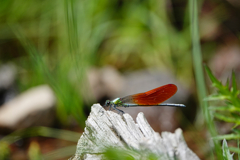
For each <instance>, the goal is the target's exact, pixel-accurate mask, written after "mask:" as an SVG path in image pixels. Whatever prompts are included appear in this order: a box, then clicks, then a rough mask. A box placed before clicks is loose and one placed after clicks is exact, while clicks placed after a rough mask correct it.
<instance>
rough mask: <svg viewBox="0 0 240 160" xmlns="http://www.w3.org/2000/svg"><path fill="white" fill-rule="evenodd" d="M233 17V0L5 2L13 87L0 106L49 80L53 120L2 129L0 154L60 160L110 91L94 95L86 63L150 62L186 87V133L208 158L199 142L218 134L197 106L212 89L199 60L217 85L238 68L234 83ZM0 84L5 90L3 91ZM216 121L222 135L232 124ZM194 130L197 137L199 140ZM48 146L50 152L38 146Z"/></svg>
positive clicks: (6, 53) (5, 45)
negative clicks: (94, 106)
mask: <svg viewBox="0 0 240 160" xmlns="http://www.w3.org/2000/svg"><path fill="white" fill-rule="evenodd" d="M239 18H240V2H239V1H237V0H225V1H219V0H215V1H213V0H209V1H197V3H195V4H194V3H193V2H192V1H185V0H169V1H167V0H148V1H143V0H132V1H124V0H111V1H107V0H97V1H96V0H94V1H93V0H59V1H47V0H42V1H37V0H32V1H23V0H2V1H1V2H0V67H1V66H4V65H9V64H10V65H13V66H14V68H15V70H16V78H15V79H14V82H13V88H14V90H15V91H16V94H15V96H13V97H12V98H10V99H8V100H4V98H1V103H2V104H1V105H2V106H3V107H4V105H5V104H6V103H7V102H8V101H11V100H12V99H14V97H16V96H17V95H20V94H21V93H23V92H25V91H27V90H28V89H31V88H32V87H36V86H39V85H42V84H47V85H49V86H50V88H51V89H52V90H53V92H54V95H55V96H56V104H55V106H56V110H54V115H56V118H55V119H54V120H53V121H54V122H53V123H52V124H51V125H48V127H51V128H45V127H37V128H33V129H29V130H25V128H21V130H13V129H6V128H4V127H3V128H1V129H0V130H1V133H0V139H2V140H1V142H2V143H0V148H2V150H4V152H2V155H0V158H2V159H16V155H18V156H21V159H36V158H40V157H42V156H43V157H44V158H46V159H47V158H49V159H61V158H66V157H70V156H71V155H73V154H74V152H75V146H76V142H77V140H78V138H79V136H80V133H82V131H83V129H84V122H85V120H86V118H87V116H88V114H89V112H90V106H91V105H92V104H93V103H97V102H99V101H101V102H102V101H104V100H105V99H104V97H105V98H106V97H107V98H112V97H110V96H108V95H102V96H100V97H101V98H98V97H96V96H94V95H95V94H94V92H95V90H94V87H93V89H92V87H91V85H90V82H89V81H90V80H91V78H90V79H89V72H90V70H91V69H92V68H95V69H101V68H104V67H106V66H111V67H112V68H114V69H116V71H117V72H118V73H120V74H124V73H131V72H135V71H139V70H143V69H149V68H154V69H159V70H164V71H167V72H169V73H171V74H172V75H174V79H176V80H177V81H178V82H179V84H181V85H182V86H183V87H185V88H186V89H187V90H188V93H189V95H188V96H189V98H188V101H187V100H186V101H185V103H187V104H188V105H187V107H189V108H188V110H187V111H186V112H187V113H182V114H181V116H182V118H181V119H183V120H182V121H183V122H181V127H182V128H184V137H185V139H186V141H187V143H188V145H189V147H190V148H191V149H192V150H193V151H194V152H195V153H196V154H197V155H198V156H199V157H200V158H201V159H210V158H213V157H214V156H212V154H211V148H210V147H207V148H206V147H205V146H208V145H209V146H210V144H208V138H209V135H208V132H211V133H212V134H211V135H214V134H215V131H211V129H210V131H209V127H210V128H211V127H212V125H211V124H210V125H209V124H208V122H207V123H206V124H207V125H204V122H206V121H208V120H209V118H210V119H211V117H209V116H210V114H209V113H208V111H207V110H208V109H207V108H206V106H205V109H204V107H202V108H200V106H202V105H207V104H201V103H202V100H203V98H204V93H205V94H206V91H205V90H204V89H203V88H208V89H211V88H210V83H209V81H207V85H205V84H204V82H203V81H204V79H205V78H204V75H203V74H202V70H203V68H202V64H203V62H205V63H206V64H207V65H208V66H210V68H211V70H212V71H213V74H214V75H215V76H216V77H217V79H219V80H220V81H222V82H223V83H225V82H226V81H227V77H231V72H232V70H234V71H235V73H236V79H237V82H236V83H238V82H239V81H238V79H239V77H240V76H239V75H240V74H239V73H240V46H239V30H240V21H239ZM195 20H196V21H197V20H198V24H199V25H198V24H196V23H195ZM194 24H195V25H194ZM198 31H199V37H198ZM199 42H200V43H199ZM199 44H200V45H201V46H199ZM194 47H195V48H194ZM196 55H197V56H196ZM198 56H199V57H198ZM193 66H194V67H193ZM0 76H4V75H0ZM198 76H200V79H198ZM206 77H207V76H206ZM197 79H198V80H197ZM201 82H203V84H201ZM3 85H4V84H3ZM115 85H118V83H117V82H115ZM201 85H203V87H201ZM204 85H205V86H204ZM197 86H198V87H197ZM199 86H200V87H199ZM2 88H3V91H1V95H2V97H4V94H5V93H6V92H7V90H8V88H7V87H5V88H4V87H2ZM150 89H151V88H150ZM201 89H203V91H202V90H201ZM201 93H203V94H201ZM210 93H212V92H210ZM201 95H203V96H201ZM196 101H197V102H196ZM199 102H200V103H199ZM204 103H205V102H204ZM193 110H196V112H197V113H195V111H193ZM0 112H1V106H0ZM193 114H194V115H193ZM188 115H192V116H193V117H194V118H192V119H191V118H189V117H188ZM0 123H1V122H0ZM38 126H39V125H38ZM40 126H41V125H40ZM206 126H208V127H206ZM219 126H220V127H219ZM218 127H219V128H227V129H225V132H223V133H225V134H226V133H228V131H229V127H225V126H223V125H221V123H220V122H219V124H218ZM53 128H58V129H53ZM230 128H231V127H230ZM66 130H71V131H66ZM213 130H215V129H213ZM73 131H74V132H73ZM229 132H230V131H229ZM77 133H79V134H77ZM218 133H219V132H218ZM62 134H63V135H67V136H63V137H68V136H69V137H72V139H71V138H69V139H68V138H63V137H62V136H61V135H62ZM72 135H74V136H72ZM196 135H197V136H199V137H202V138H200V139H198V140H196V138H194V137H196ZM16 136H17V137H20V138H17V139H16ZM39 136H40V137H39ZM44 137H46V138H44ZM74 137H75V139H74ZM66 141H70V142H66ZM3 142H4V143H3ZM46 146H48V147H47V148H48V149H43V148H44V147H45V148H46ZM63 147H64V148H63ZM59 153H61V154H59ZM56 155H58V156H59V157H58V156H56ZM17 159H19V158H17Z"/></svg>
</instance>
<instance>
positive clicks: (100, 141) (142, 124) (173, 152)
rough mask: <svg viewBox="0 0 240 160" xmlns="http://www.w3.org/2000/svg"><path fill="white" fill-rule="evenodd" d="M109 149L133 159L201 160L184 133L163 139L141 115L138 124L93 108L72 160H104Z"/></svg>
mask: <svg viewBox="0 0 240 160" xmlns="http://www.w3.org/2000/svg"><path fill="white" fill-rule="evenodd" d="M108 147H113V148H118V149H122V150H126V153H130V155H131V156H132V157H133V158H134V159H142V160H144V159H146V157H145V158H144V155H146V154H149V153H151V154H155V155H157V156H158V157H159V158H158V159H161V160H176V159H178V160H199V158H198V157H197V155H196V154H195V153H193V152H192V151H191V150H190V149H189V148H188V146H187V144H186V142H185V140H184V138H183V135H182V130H181V129H177V130H176V131H175V133H169V132H162V134H161V136H160V135H159V133H157V132H155V131H154V130H153V129H152V128H151V126H150V125H149V124H148V122H147V120H146V119H145V117H144V115H143V113H139V114H138V116H137V118H136V123H135V122H134V120H133V119H132V117H131V116H130V115H129V114H123V115H119V114H117V113H115V112H112V111H106V110H105V109H103V108H102V106H101V105H99V104H94V105H93V106H92V108H91V113H90V115H89V117H88V119H87V120H86V127H85V129H84V133H83V134H82V136H81V137H80V139H79V141H78V144H77V149H76V153H75V155H74V156H73V157H72V158H71V159H73V160H80V159H81V160H82V159H85V160H100V159H105V158H104V152H105V151H106V148H108ZM127 151H128V152H127ZM131 151H133V154H131ZM136 151H138V152H136Z"/></svg>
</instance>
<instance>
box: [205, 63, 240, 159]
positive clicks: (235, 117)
mask: <svg viewBox="0 0 240 160" xmlns="http://www.w3.org/2000/svg"><path fill="white" fill-rule="evenodd" d="M205 69H206V71H207V73H208V76H209V78H210V80H211V81H212V86H214V87H215V88H216V89H217V93H215V94H213V95H210V96H209V97H208V98H206V99H205V100H208V101H217V102H218V103H220V104H222V103H224V104H225V106H222V105H221V106H211V107H210V108H209V109H210V110H211V111H212V114H213V116H214V117H215V118H216V119H218V120H221V121H224V122H228V123H233V124H234V126H233V129H232V131H233V133H231V134H226V135H218V136H214V137H213V139H215V140H224V141H223V156H224V158H225V159H228V158H230V159H231V157H232V156H230V153H229V150H231V151H233V152H237V153H240V149H239V147H238V148H236V147H230V148H228V147H227V142H226V140H237V141H239V139H240V129H237V128H236V127H237V126H239V124H240V116H239V115H240V100H239V98H238V96H239V93H240V91H239V90H238V89H237V83H236V78H235V74H234V72H232V83H231V84H232V85H231V86H229V80H228V81H227V83H226V85H223V84H222V83H221V82H219V81H218V80H217V79H216V78H215V77H214V75H213V74H212V72H211V70H210V69H209V68H208V67H207V66H205ZM238 143H239V142H238ZM239 158H240V157H239Z"/></svg>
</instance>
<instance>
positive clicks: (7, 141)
mask: <svg viewBox="0 0 240 160" xmlns="http://www.w3.org/2000/svg"><path fill="white" fill-rule="evenodd" d="M37 136H41V137H48V138H57V139H61V140H66V141H70V142H75V143H76V142H77V141H78V139H79V137H80V136H81V134H79V133H76V132H72V131H67V130H60V129H52V128H48V127H32V128H28V129H22V130H18V131H15V132H13V133H11V134H9V135H7V136H5V137H3V138H2V139H1V140H0V151H1V152H0V159H7V158H8V156H9V155H10V149H9V145H11V144H12V143H14V142H17V141H18V140H21V139H24V138H30V137H37ZM75 150H76V145H73V146H68V147H63V148H61V149H58V150H55V151H52V152H49V153H47V154H44V155H42V154H41V153H40V148H39V146H38V144H37V143H36V142H34V141H33V142H32V143H31V144H30V147H29V151H28V156H29V159H42V158H43V159H59V158H63V157H69V156H71V155H73V154H74V152H75Z"/></svg>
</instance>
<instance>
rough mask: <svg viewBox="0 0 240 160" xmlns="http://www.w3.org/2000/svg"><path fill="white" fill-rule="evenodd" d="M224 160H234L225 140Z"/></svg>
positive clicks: (223, 148)
mask: <svg viewBox="0 0 240 160" xmlns="http://www.w3.org/2000/svg"><path fill="white" fill-rule="evenodd" d="M222 151H223V159H224V160H233V154H232V155H231V154H230V151H229V148H228V145H227V141H226V140H225V139H224V140H223V144H222Z"/></svg>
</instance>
